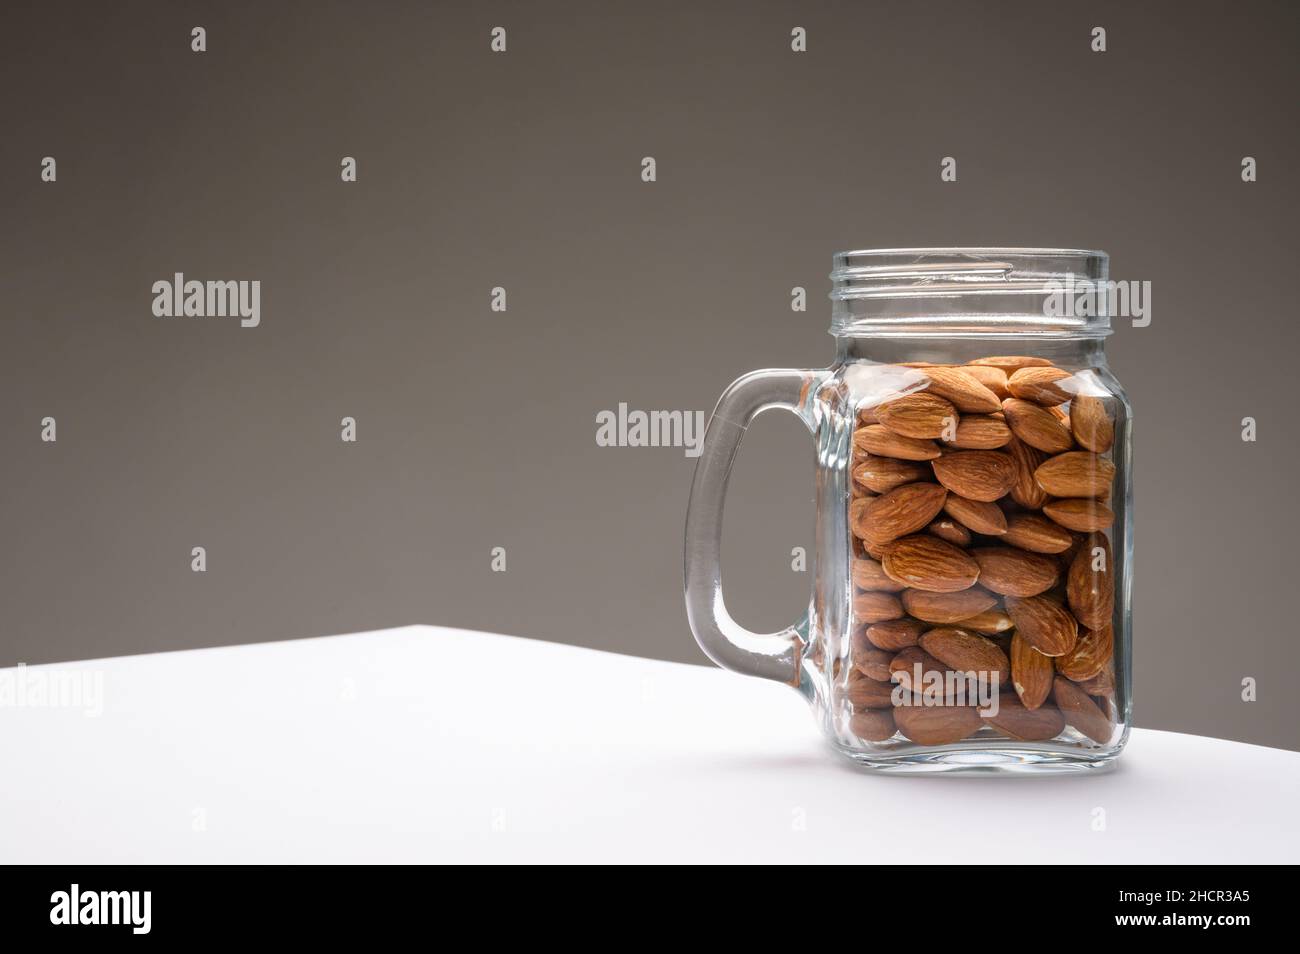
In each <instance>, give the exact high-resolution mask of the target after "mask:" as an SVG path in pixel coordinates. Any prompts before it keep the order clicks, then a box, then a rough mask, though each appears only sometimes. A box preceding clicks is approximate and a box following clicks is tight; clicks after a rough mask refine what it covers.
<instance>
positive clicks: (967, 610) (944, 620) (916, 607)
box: [903, 586, 998, 624]
mask: <svg viewBox="0 0 1300 954" xmlns="http://www.w3.org/2000/svg"><path fill="white" fill-rule="evenodd" d="M997 603H998V598H997V597H996V596H994V595H993V594H992V593H990V592H988V590H985V589H984V588H983V587H979V586H972V587H970V589H966V590H961V591H958V592H953V593H928V592H926V591H924V590H906V591H904V593H903V606H904V607H905V608H906V609H907V612H908V613H910V614H911V615H912V616H915V617H916V618H917V619H921V620H925V621H926V622H927V623H940V624H949V623H957V622H963V623H964V622H967V621H969V620H970V619H971V618H972V617H975V616H978V615H980V614H982V613H987V612H988V611H990V610H991V609H993V607H994V606H996V605H997Z"/></svg>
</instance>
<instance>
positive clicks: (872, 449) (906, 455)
mask: <svg viewBox="0 0 1300 954" xmlns="http://www.w3.org/2000/svg"><path fill="white" fill-rule="evenodd" d="M859 445H860V446H861V448H862V450H864V451H866V452H867V453H869V454H878V455H880V456H881V457H897V458H899V459H900V460H934V459H935V458H936V457H938V456H939V455H940V454H941V453H942V451H940V450H939V445H938V444H936V443H935V442H934V441H930V440H922V439H920V438H917V437H904V436H903V435H902V434H895V433H894V432H893V431H891V430H890V429H889V428H887V427H885V425H884V424H869V425H868V426H866V427H859V428H858V429H857V430H856V431H855V432H854V433H853V446H854V448H855V449H856V448H858V446H859Z"/></svg>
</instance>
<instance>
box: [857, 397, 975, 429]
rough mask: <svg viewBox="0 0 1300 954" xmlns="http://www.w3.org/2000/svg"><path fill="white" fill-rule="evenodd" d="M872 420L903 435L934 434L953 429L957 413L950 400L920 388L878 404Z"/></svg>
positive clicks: (955, 426)
mask: <svg viewBox="0 0 1300 954" xmlns="http://www.w3.org/2000/svg"><path fill="white" fill-rule="evenodd" d="M876 420H878V421H879V422H880V423H881V424H883V425H885V427H887V428H889V429H890V430H891V431H893V432H894V433H895V434H901V435H903V436H904V437H916V438H935V437H939V436H941V435H942V434H943V433H944V432H945V431H951V430H955V429H956V428H957V424H958V421H959V416H958V414H957V409H956V408H955V407H953V406H952V402H951V401H946V400H944V399H943V398H941V397H939V396H938V395H937V394H930V393H929V392H926V391H921V392H918V393H916V394H906V395H904V396H903V397H900V398H896V399H895V400H892V401H886V402H885V403H884V404H881V405H880V406H879V407H877V408H876Z"/></svg>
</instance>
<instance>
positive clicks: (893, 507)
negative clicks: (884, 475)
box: [853, 483, 948, 544]
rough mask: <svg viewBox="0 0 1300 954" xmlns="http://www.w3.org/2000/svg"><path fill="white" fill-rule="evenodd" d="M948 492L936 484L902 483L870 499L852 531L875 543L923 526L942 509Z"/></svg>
mask: <svg viewBox="0 0 1300 954" xmlns="http://www.w3.org/2000/svg"><path fill="white" fill-rule="evenodd" d="M947 498H948V492H947V491H946V490H944V489H943V488H942V487H940V486H939V485H938V484H926V483H915V484H904V485H903V486H901V487H895V488H894V489H893V490H891V491H890V492H889V493H887V494H882V495H881V496H879V497H876V498H875V499H874V500H872V501H870V502H869V503H868V504H867V506H866V507H865V508H864V509H863V511H862V518H861V520H860V522H859V523H858V524H855V526H854V531H853V532H854V533H855V534H857V535H858V536H860V537H862V539H864V540H867V541H869V542H871V543H875V544H885V543H889V542H890V541H891V540H895V539H897V538H898V537H901V536H904V535H905V534H909V533H915V532H916V531H917V530H921V529H923V528H924V527H925V526H926V525H927V524H928V523H929V522H930V521H931V520H933V519H934V518H935V517H936V516H938V515H939V511H940V510H942V509H943V504H944V501H945V500H946V499H947Z"/></svg>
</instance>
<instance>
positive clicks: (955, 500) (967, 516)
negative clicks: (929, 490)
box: [943, 493, 1007, 537]
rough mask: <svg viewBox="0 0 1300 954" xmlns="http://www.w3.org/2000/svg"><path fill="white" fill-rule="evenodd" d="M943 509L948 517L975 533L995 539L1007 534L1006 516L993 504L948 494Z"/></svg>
mask: <svg viewBox="0 0 1300 954" xmlns="http://www.w3.org/2000/svg"><path fill="white" fill-rule="evenodd" d="M943 509H944V511H945V512H946V513H947V514H948V516H950V517H953V518H954V519H956V520H957V522H958V523H960V524H961V525H962V526H964V527H968V528H969V529H971V530H973V531H975V532H976V533H982V534H984V535H985V536H990V537H997V536H1001V535H1002V534H1004V533H1006V532H1007V516H1006V514H1004V513H1003V512H1002V508H1001V507H999V506H998V505H997V504H995V503H989V502H987V501H983V500H968V499H967V498H965V497H962V496H960V495H958V494H953V493H950V494H948V499H947V500H945V501H944V502H943Z"/></svg>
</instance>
